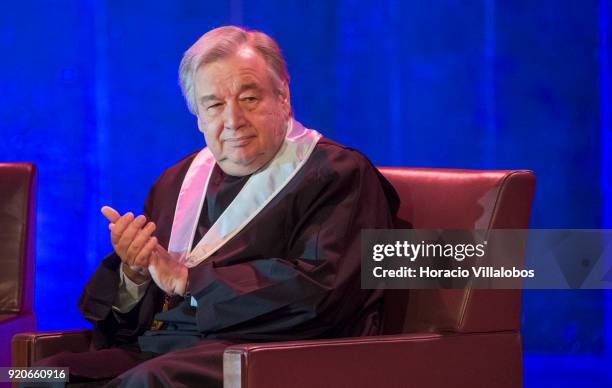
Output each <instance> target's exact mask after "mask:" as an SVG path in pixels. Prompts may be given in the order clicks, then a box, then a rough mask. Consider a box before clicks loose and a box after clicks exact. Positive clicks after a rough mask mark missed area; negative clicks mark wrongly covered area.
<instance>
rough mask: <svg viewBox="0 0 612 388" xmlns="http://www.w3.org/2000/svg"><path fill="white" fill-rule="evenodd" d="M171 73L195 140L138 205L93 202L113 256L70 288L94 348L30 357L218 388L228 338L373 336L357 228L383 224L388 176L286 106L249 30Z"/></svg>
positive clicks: (373, 300)
mask: <svg viewBox="0 0 612 388" xmlns="http://www.w3.org/2000/svg"><path fill="white" fill-rule="evenodd" d="M180 83H181V87H182V90H183V93H184V95H185V98H186V100H187V104H188V106H189V109H190V110H191V112H192V113H194V114H195V115H196V116H197V123H198V128H199V129H200V131H201V132H202V133H203V134H204V138H205V140H206V144H207V147H206V148H204V149H203V150H201V151H200V152H197V153H195V154H192V155H189V156H187V157H186V158H184V159H183V160H181V161H179V162H178V163H177V164H175V165H174V166H172V167H170V168H169V169H167V170H166V171H165V172H164V173H163V174H162V175H161V176H160V177H159V178H158V180H157V181H156V182H155V184H154V186H153V188H152V189H151V191H150V193H149V196H148V198H147V200H146V203H145V209H144V215H141V216H138V217H134V215H133V214H132V213H127V214H124V215H120V214H119V213H117V212H116V211H115V210H114V209H112V208H110V207H104V208H103V209H102V212H103V213H104V215H105V216H106V217H107V218H108V219H109V221H110V225H109V228H110V231H111V232H110V235H111V240H112V244H113V247H114V252H113V253H112V254H110V255H109V256H107V257H106V258H105V259H104V260H103V262H102V263H101V265H100V266H99V268H98V269H97V270H96V272H95V273H94V274H93V276H92V277H91V279H90V280H89V282H88V283H87V285H86V286H85V289H84V291H83V295H82V297H81V300H80V308H81V310H82V312H83V314H84V316H85V317H86V318H87V319H88V320H90V321H91V322H93V323H94V325H95V330H94V345H95V347H96V348H97V349H98V350H96V351H91V352H88V353H82V354H79V355H71V354H66V353H64V354H60V355H58V356H55V357H53V358H51V359H48V360H46V361H43V362H42V363H41V365H58V364H59V365H68V366H70V368H71V370H70V371H71V376H72V377H73V378H77V379H78V378H83V379H110V378H114V379H113V380H112V381H111V382H110V385H122V386H130V387H131V386H147V385H151V386H158V385H159V386H177V385H181V386H216V385H221V383H222V363H221V360H222V353H223V350H224V349H225V348H226V347H227V346H228V345H231V344H233V343H237V342H253V341H279V340H291V339H307V338H329V337H340V336H363V335H376V334H378V333H379V328H380V321H381V316H380V308H381V294H380V292H379V291H374V290H362V289H361V288H360V272H359V269H360V232H361V230H362V229H366V228H391V227H392V226H393V213H394V212H395V210H396V209H397V196H396V194H395V192H394V191H393V189H392V188H391V186H390V185H389V183H388V182H387V181H386V180H385V179H384V178H383V177H382V176H381V175H380V174H379V173H378V171H377V170H376V169H375V168H374V167H373V166H372V165H371V163H370V162H369V161H368V160H367V159H366V158H365V157H364V156H363V155H362V154H360V153H359V152H357V151H355V150H352V149H349V148H346V147H344V146H341V145H339V144H337V143H334V142H333V141H331V140H329V139H326V138H325V137H323V136H322V135H321V134H319V133H318V132H316V131H314V130H310V129H306V128H304V127H303V126H302V125H301V124H300V123H298V122H297V121H295V120H294V119H293V118H292V111H291V104H290V94H289V86H288V84H289V76H288V74H287V70H286V66H285V62H284V59H283V58H282V55H281V53H280V50H279V48H278V47H277V45H276V43H275V42H274V41H273V40H272V39H271V38H270V37H269V36H267V35H265V34H263V33H261V32H257V31H251V30H246V29H243V28H240V27H233V26H227V27H221V28H217V29H214V30H212V31H209V32H207V33H206V34H204V35H203V36H202V37H201V38H200V39H199V40H198V41H197V42H196V43H195V44H194V45H193V46H192V47H191V48H190V49H189V50H188V51H187V52H186V53H185V55H184V57H183V60H182V62H181V65H180ZM116 376H117V377H116Z"/></svg>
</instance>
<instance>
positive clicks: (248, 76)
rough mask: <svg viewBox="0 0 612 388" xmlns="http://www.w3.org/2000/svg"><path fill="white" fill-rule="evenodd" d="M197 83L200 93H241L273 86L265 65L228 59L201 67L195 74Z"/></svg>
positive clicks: (198, 92)
mask: <svg viewBox="0 0 612 388" xmlns="http://www.w3.org/2000/svg"><path fill="white" fill-rule="evenodd" d="M195 84H196V90H197V94H198V95H203V94H213V93H239V92H241V91H243V90H253V89H265V88H266V87H269V86H271V79H270V74H269V71H268V69H267V67H266V66H265V65H264V66H259V64H257V63H252V62H250V61H245V62H243V61H235V60H230V59H228V60H219V61H216V62H213V63H210V64H207V65H205V66H202V67H200V68H199V69H198V70H197V71H196V74H195ZM268 84H270V85H268Z"/></svg>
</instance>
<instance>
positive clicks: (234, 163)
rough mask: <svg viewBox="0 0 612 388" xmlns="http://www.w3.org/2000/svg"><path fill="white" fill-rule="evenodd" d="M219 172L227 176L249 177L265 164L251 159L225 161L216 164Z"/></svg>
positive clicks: (256, 159)
mask: <svg viewBox="0 0 612 388" xmlns="http://www.w3.org/2000/svg"><path fill="white" fill-rule="evenodd" d="M218 164H219V167H221V170H223V172H224V173H226V174H228V175H233V176H245V175H251V174H252V173H254V172H255V171H257V170H259V169H260V168H261V167H262V166H263V165H264V164H265V162H262V161H261V160H259V159H258V158H251V159H235V160H230V159H225V160H224V161H222V162H220V163H218Z"/></svg>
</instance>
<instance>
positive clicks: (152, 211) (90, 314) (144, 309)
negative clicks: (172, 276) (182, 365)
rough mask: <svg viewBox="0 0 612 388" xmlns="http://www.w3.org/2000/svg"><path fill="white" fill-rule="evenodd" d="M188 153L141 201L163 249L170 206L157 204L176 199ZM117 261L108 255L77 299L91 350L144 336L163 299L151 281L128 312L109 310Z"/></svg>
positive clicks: (115, 285) (116, 282) (113, 297)
mask: <svg viewBox="0 0 612 388" xmlns="http://www.w3.org/2000/svg"><path fill="white" fill-rule="evenodd" d="M194 156H195V153H194V154H191V155H189V156H187V157H186V158H184V159H183V160H181V161H180V162H178V163H177V164H176V165H175V166H173V167H171V168H169V169H168V170H166V171H164V173H162V174H161V175H160V176H159V177H158V179H157V180H156V182H155V184H154V185H153V187H152V188H151V190H150V191H149V194H148V195H147V198H146V200H145V204H144V209H143V214H144V215H145V216H146V217H147V219H148V220H151V221H154V222H155V223H156V224H157V229H156V231H155V233H154V235H155V236H156V237H158V239H159V241H160V244H162V245H164V246H167V244H168V240H169V236H170V228H171V225H172V221H171V220H172V214H173V212H174V207H173V206H172V200H171V201H163V202H169V205H170V206H164V205H168V204H165V203H160V202H162V201H160V200H159V198H160V197H161V198H162V199H163V200H166V199H167V198H173V200H174V201H175V198H176V197H177V196H178V191H179V189H180V181H181V180H182V176H184V174H185V173H186V171H187V169H188V167H189V164H190V163H191V160H192V159H193V157H194ZM120 265H121V258H120V257H119V256H118V255H117V254H116V253H115V252H112V253H110V254H108V255H107V256H106V257H104V259H103V260H102V262H101V263H100V265H99V266H98V267H97V268H96V270H95V272H94V273H93V274H92V276H91V277H90V278H89V280H88V281H87V283H86V284H85V286H84V288H83V291H82V293H81V297H80V299H79V309H80V311H81V313H82V314H83V317H84V318H85V319H87V320H88V321H90V322H91V323H93V325H94V330H93V345H94V347H95V348H103V347H108V346H116V345H122V344H129V343H135V341H136V339H137V337H138V336H139V335H141V334H142V333H144V332H145V331H146V330H147V329H149V327H150V326H151V323H152V321H153V317H154V315H155V313H156V312H157V311H159V310H160V309H161V306H162V305H163V300H164V293H163V291H162V290H161V289H160V288H159V287H157V286H156V285H155V284H154V283H153V282H151V284H150V285H149V287H148V288H147V290H146V293H145V294H144V296H143V297H142V299H141V300H140V302H139V303H138V304H137V305H136V306H135V307H134V308H133V309H132V310H131V311H129V312H127V313H119V312H117V311H113V309H112V306H113V303H114V302H115V300H116V298H117V292H118V289H119V267H120Z"/></svg>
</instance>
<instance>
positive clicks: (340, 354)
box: [224, 167, 535, 388]
mask: <svg viewBox="0 0 612 388" xmlns="http://www.w3.org/2000/svg"><path fill="white" fill-rule="evenodd" d="M380 170H381V171H382V173H383V174H384V175H385V176H386V177H387V178H388V179H389V180H390V181H391V183H392V184H393V185H394V187H395V188H396V190H397V191H398V193H399V195H400V198H401V201H402V202H401V207H400V210H399V218H400V219H401V222H399V223H400V224H405V223H406V222H407V223H409V224H411V225H412V227H414V228H421V229H428V228H429V229H436V228H442V229H490V228H495V229H503V228H512V229H521V228H527V226H528V224H529V214H530V210H531V202H532V198H533V191H534V187H535V177H534V175H533V173H532V172H530V171H477V170H446V169H426V168H393V167H383V168H381V169H380ZM520 303H521V294H520V291H519V290H469V289H468V290H410V291H408V290H388V291H386V292H385V321H384V333H385V334H395V335H386V336H381V337H368V338H345V339H339V340H332V341H293V342H280V343H264V344H250V345H235V346H231V347H230V348H228V349H227V350H226V351H225V355H224V375H225V379H224V385H225V386H226V387H243V388H245V387H248V388H258V387H268V388H270V387H288V386H291V387H312V386H329V387H336V386H341V387H373V386H381V387H410V386H414V387H446V386H453V387H475V386H478V387H517V386H521V384H522V362H521V339H520V332H519V329H520ZM401 333H404V334H401ZM408 333H409V334H408Z"/></svg>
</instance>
